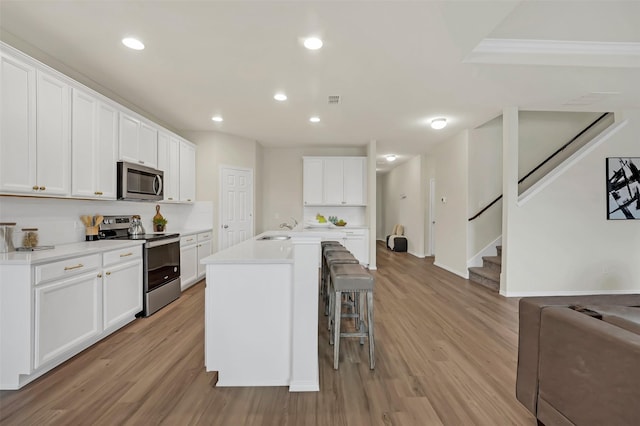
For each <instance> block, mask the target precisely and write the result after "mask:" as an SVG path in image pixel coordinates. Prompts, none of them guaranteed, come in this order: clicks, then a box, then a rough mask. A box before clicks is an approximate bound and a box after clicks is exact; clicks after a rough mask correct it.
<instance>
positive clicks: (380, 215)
mask: <svg viewBox="0 0 640 426" xmlns="http://www.w3.org/2000/svg"><path fill="white" fill-rule="evenodd" d="M385 175H386V174H385V173H380V174H378V175H377V180H376V218H377V219H376V239H377V240H381V241H385V239H386V237H387V235H388V234H389V232H390V231H391V229H389V230H386V231H385V229H386V225H385V223H386V220H385V216H384V204H385V201H384V192H383V185H384V180H385Z"/></svg>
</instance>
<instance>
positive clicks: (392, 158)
mask: <svg viewBox="0 0 640 426" xmlns="http://www.w3.org/2000/svg"><path fill="white" fill-rule="evenodd" d="M386 158H387V161H388V162H392V161H396V158H398V157H396V156H395V155H393V154H391V155H387V157H386Z"/></svg>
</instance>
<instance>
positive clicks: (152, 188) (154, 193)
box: [118, 161, 164, 201]
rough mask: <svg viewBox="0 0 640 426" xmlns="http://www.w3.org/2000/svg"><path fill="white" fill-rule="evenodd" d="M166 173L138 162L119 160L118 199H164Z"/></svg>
mask: <svg viewBox="0 0 640 426" xmlns="http://www.w3.org/2000/svg"><path fill="white" fill-rule="evenodd" d="M163 181H164V173H163V172H162V170H156V169H153V168H151V167H146V166H142V165H140V164H136V163H127V162H126V161H119V162H118V200H134V201H138V200H149V201H158V200H162V198H163V196H164V188H163Z"/></svg>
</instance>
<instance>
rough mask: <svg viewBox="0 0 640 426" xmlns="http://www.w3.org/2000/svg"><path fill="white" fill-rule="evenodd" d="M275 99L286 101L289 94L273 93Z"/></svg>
mask: <svg viewBox="0 0 640 426" xmlns="http://www.w3.org/2000/svg"><path fill="white" fill-rule="evenodd" d="M273 99H275V100H276V101H286V100H287V95H285V94H284V93H276V94H275V95H273Z"/></svg>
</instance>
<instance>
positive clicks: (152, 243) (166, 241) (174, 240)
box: [144, 237, 180, 248]
mask: <svg viewBox="0 0 640 426" xmlns="http://www.w3.org/2000/svg"><path fill="white" fill-rule="evenodd" d="M178 242H180V237H176V238H167V239H164V240H158V241H148V242H147V243H145V245H144V246H145V248H154V247H158V246H164V245H167V244H171V243H178Z"/></svg>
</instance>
